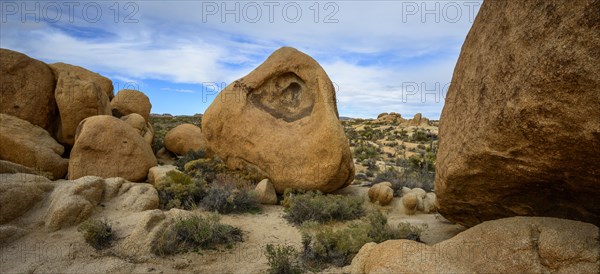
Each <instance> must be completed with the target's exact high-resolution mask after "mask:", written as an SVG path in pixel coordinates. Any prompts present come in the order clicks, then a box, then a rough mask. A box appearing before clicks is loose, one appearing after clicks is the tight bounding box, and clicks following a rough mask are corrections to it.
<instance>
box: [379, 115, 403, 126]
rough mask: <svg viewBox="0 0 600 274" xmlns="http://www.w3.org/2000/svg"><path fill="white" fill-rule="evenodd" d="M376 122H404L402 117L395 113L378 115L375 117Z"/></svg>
mask: <svg viewBox="0 0 600 274" xmlns="http://www.w3.org/2000/svg"><path fill="white" fill-rule="evenodd" d="M377 122H383V123H389V124H391V123H405V122H406V120H405V119H404V118H402V115H400V114H399V113H395V112H390V113H387V112H384V113H381V114H379V115H377Z"/></svg>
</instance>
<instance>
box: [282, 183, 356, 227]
mask: <svg viewBox="0 0 600 274" xmlns="http://www.w3.org/2000/svg"><path fill="white" fill-rule="evenodd" d="M284 204H285V205H287V208H286V209H285V216H284V217H285V218H286V219H287V220H288V221H289V222H290V223H292V224H296V225H300V224H302V223H304V222H306V221H317V222H320V223H325V222H330V221H344V220H353V219H356V218H359V217H361V216H363V215H364V209H363V198H362V197H357V196H342V195H333V194H329V195H323V194H322V193H321V192H318V191H309V192H306V193H303V194H291V195H288V196H287V197H285V199H284Z"/></svg>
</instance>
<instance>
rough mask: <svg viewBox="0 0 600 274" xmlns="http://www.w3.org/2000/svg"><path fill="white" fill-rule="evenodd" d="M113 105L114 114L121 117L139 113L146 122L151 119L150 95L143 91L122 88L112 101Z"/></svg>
mask: <svg viewBox="0 0 600 274" xmlns="http://www.w3.org/2000/svg"><path fill="white" fill-rule="evenodd" d="M110 104H111V106H112V113H113V116H115V117H117V118H120V117H121V116H125V115H129V114H131V113H137V114H139V115H142V117H144V119H145V120H146V122H149V121H150V120H149V119H150V110H151V109H152V104H151V103H150V99H148V96H146V94H144V93H143V92H141V91H138V90H133V89H123V90H120V91H119V92H118V93H117V95H116V96H115V98H113V99H112V101H110Z"/></svg>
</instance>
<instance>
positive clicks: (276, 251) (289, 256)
mask: <svg viewBox="0 0 600 274" xmlns="http://www.w3.org/2000/svg"><path fill="white" fill-rule="evenodd" d="M264 253H265V256H266V257H267V264H268V265H269V273H271V274H299V273H302V267H301V265H300V261H299V260H298V258H299V255H300V252H298V251H297V250H296V248H294V247H293V246H287V245H278V246H276V247H275V246H273V245H272V244H268V245H267V246H266V248H265V251H264Z"/></svg>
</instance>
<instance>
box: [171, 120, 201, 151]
mask: <svg viewBox="0 0 600 274" xmlns="http://www.w3.org/2000/svg"><path fill="white" fill-rule="evenodd" d="M164 144H165V148H166V149H168V150H169V151H170V152H173V153H175V154H177V155H186V154H187V153H188V152H189V151H190V150H191V151H198V150H204V151H205V150H206V140H205V139H204V135H202V130H201V129H200V128H199V127H197V126H195V125H192V124H182V125H178V126H176V127H174V128H173V129H171V130H169V132H167V134H165V138H164Z"/></svg>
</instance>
